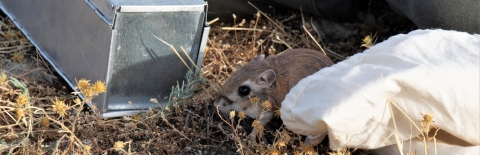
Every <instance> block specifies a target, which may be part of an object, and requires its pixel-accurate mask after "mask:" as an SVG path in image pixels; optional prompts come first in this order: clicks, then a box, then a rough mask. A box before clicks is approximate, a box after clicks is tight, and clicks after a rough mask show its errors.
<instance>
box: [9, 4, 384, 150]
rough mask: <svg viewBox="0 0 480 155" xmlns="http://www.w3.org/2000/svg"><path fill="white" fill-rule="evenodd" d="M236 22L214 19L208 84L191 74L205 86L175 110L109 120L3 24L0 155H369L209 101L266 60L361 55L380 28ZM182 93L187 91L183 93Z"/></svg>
mask: <svg viewBox="0 0 480 155" xmlns="http://www.w3.org/2000/svg"><path fill="white" fill-rule="evenodd" d="M232 19H233V20H232V21H229V22H228V23H223V22H220V21H217V22H215V21H211V22H210V23H211V24H212V25H211V32H210V36H209V40H208V42H207V49H206V52H205V58H204V62H203V67H202V68H201V69H200V73H199V75H200V76H201V77H202V78H203V79H204V81H203V80H200V79H198V78H200V76H198V74H192V72H189V73H187V75H188V76H190V77H192V78H197V82H203V84H201V85H193V84H192V82H191V81H190V82H187V81H186V82H184V83H179V84H178V85H177V86H175V87H174V91H175V90H177V93H175V94H179V96H170V101H171V102H170V103H171V105H170V106H167V107H165V108H163V109H148V110H147V111H146V112H145V113H140V114H137V115H133V116H124V117H121V118H111V119H102V118H100V117H98V116H95V115H93V112H92V111H91V109H87V108H84V107H85V106H84V103H85V101H80V100H79V99H78V98H77V97H76V96H75V94H71V92H72V90H69V89H67V88H66V87H67V85H66V84H65V83H64V82H62V80H61V79H59V78H57V77H58V76H56V75H55V72H54V71H53V70H51V69H50V68H51V67H49V65H48V64H47V63H45V62H44V61H43V60H42V58H41V57H40V56H39V54H38V52H37V51H36V50H35V49H33V48H32V45H31V44H30V43H28V41H27V40H26V39H25V37H23V35H22V34H21V33H19V31H18V30H17V29H16V28H15V27H14V26H13V24H12V23H11V22H10V21H9V20H8V19H5V18H2V19H1V20H0V21H1V22H2V24H1V25H2V27H1V28H0V30H1V31H0V53H3V54H0V57H1V59H2V60H3V61H2V63H3V64H4V65H3V66H2V70H3V73H2V74H0V92H1V95H0V153H2V154H327V153H329V154H344V155H346V154H368V153H367V152H365V151H362V150H357V151H355V152H353V153H352V151H353V149H347V148H344V149H341V150H336V151H332V150H330V149H329V148H328V141H327V140H325V141H324V142H322V143H321V144H320V145H318V146H306V145H303V139H304V137H302V136H300V135H297V134H294V133H292V132H290V131H289V130H288V129H286V128H285V127H284V126H282V124H281V120H278V119H277V121H272V123H270V124H268V125H267V126H259V125H258V123H255V122H256V121H255V120H253V119H250V118H247V117H245V115H244V114H241V113H231V114H229V115H222V114H220V115H219V113H218V111H217V109H216V108H215V107H213V105H212V104H211V102H212V101H213V99H214V98H215V97H216V93H217V92H218V90H219V88H220V87H221V85H223V83H224V82H225V81H226V79H227V78H228V77H229V76H230V75H231V73H232V72H234V71H235V70H237V69H238V68H239V67H241V66H242V65H244V64H245V63H246V62H248V61H249V60H250V59H251V58H253V57H255V56H257V55H259V54H266V55H267V56H268V55H275V54H279V53H281V52H282V51H284V50H287V49H291V48H311V49H317V50H321V49H320V48H323V49H324V50H325V53H327V55H328V56H330V57H331V58H332V59H333V60H334V61H340V60H342V59H343V58H345V57H348V56H350V55H352V54H353V53H357V52H361V51H363V48H362V47H360V46H361V45H360V44H361V40H362V39H363V38H364V37H365V36H367V35H368V34H372V33H376V32H377V31H376V30H377V28H365V25H361V24H359V25H355V24H353V26H352V25H348V24H345V25H347V27H349V28H353V29H355V30H356V31H357V32H356V33H355V34H354V35H350V36H346V38H331V37H330V38H329V37H328V36H327V35H325V33H326V32H323V30H322V29H320V28H319V27H316V26H315V25H318V24H317V23H318V21H315V20H313V19H312V18H309V17H305V18H304V19H303V18H302V16H301V15H300V14H299V13H291V14H288V15H277V16H269V15H266V14H263V13H261V12H259V13H257V14H256V15H255V16H254V17H252V18H251V19H238V18H235V15H233V16H232ZM386 34H387V33H382V32H380V33H378V35H379V36H382V37H381V38H380V37H379V39H385V38H387V37H388V36H386ZM166 42H168V40H166ZM336 42H345V45H340V44H336ZM173 46H175V45H172V47H173ZM177 53H178V52H177ZM183 63H189V61H184V62H183ZM5 64H7V65H5ZM14 79H17V80H14ZM77 84H78V86H77V87H78V91H79V92H80V93H82V94H84V95H85V94H87V95H86V96H88V97H87V98H86V101H88V100H89V99H91V97H94V96H95V95H97V94H98V93H101V92H102V86H103V85H104V84H103V83H102V82H100V81H99V82H95V83H94V82H93V81H92V82H90V81H88V79H87V80H85V79H80V80H79V81H77ZM183 88H188V90H189V91H188V92H178V91H179V90H183ZM198 90H200V92H198ZM88 94H89V95H88ZM192 94H195V95H194V96H191V95H192ZM185 96H188V97H185ZM89 97H90V98H89ZM151 101H152V102H155V103H156V102H157V101H156V99H152V100H151ZM265 105H267V104H265ZM253 129H255V130H256V131H258V132H257V136H256V139H250V138H249V136H248V133H250V132H251V131H252V130H253Z"/></svg>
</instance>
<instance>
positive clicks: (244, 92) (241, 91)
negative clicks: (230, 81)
mask: <svg viewBox="0 0 480 155" xmlns="http://www.w3.org/2000/svg"><path fill="white" fill-rule="evenodd" d="M248 94H250V88H248V87H247V86H240V87H239V88H238V95H240V96H242V97H243V96H247V95H248Z"/></svg>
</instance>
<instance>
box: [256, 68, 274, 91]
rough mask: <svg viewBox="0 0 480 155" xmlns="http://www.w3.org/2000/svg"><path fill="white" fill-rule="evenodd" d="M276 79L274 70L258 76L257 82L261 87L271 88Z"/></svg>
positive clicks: (268, 70)
mask: <svg viewBox="0 0 480 155" xmlns="http://www.w3.org/2000/svg"><path fill="white" fill-rule="evenodd" d="M275 78H277V75H276V74H275V71H273V69H267V70H265V71H263V72H262V73H260V75H258V77H257V79H255V82H256V83H257V84H258V85H260V86H264V87H270V86H271V85H272V83H273V81H275Z"/></svg>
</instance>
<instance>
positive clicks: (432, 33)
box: [280, 30, 480, 154]
mask: <svg viewBox="0 0 480 155" xmlns="http://www.w3.org/2000/svg"><path fill="white" fill-rule="evenodd" d="M479 59H480V35H471V34H468V33H464V32H456V31H445V30H417V31H412V32H410V33H408V34H400V35H396V36H393V37H391V38H389V39H388V40H386V41H384V42H382V43H379V44H377V45H375V46H373V47H371V48H370V49H368V50H365V51H364V52H363V53H358V54H356V55H354V56H352V57H350V58H349V59H347V60H345V61H342V62H339V63H337V64H335V65H333V66H331V67H329V68H324V69H322V70H320V71H318V72H317V73H315V74H313V75H311V76H308V77H306V78H305V79H302V80H301V81H300V82H299V83H298V84H297V85H296V86H295V87H294V88H292V89H291V90H290V92H289V93H288V94H287V96H286V98H285V100H284V101H283V103H282V108H281V111H280V112H281V118H282V120H283V123H284V124H285V126H286V127H287V128H288V129H290V130H292V131H293V132H295V133H298V134H302V135H307V136H308V137H307V139H308V140H310V143H314V144H315V143H318V142H319V141H321V140H322V139H323V138H324V137H325V136H326V135H327V134H328V136H329V139H330V148H331V149H338V148H342V147H350V148H359V149H377V148H381V147H383V148H382V149H383V151H384V152H385V151H387V152H388V151H389V150H388V148H391V149H392V148H393V149H397V151H398V150H404V151H405V150H407V151H408V150H409V148H422V149H423V145H424V143H423V142H421V143H416V142H413V143H412V142H410V140H414V141H415V140H417V139H420V138H418V137H422V136H421V135H422V134H421V133H422V132H423V131H425V130H424V129H423V127H424V126H422V124H425V128H429V129H431V132H430V133H429V135H428V136H429V137H432V136H433V135H434V134H435V132H437V128H439V129H440V130H439V131H438V132H437V136H435V139H430V141H431V142H433V141H434V140H435V141H436V142H434V143H441V144H439V145H437V151H438V150H442V149H445V148H448V147H458V148H457V149H460V150H463V151H466V152H464V153H466V154H480V131H479V130H480V128H479V126H480V125H479V124H480V99H479V92H480V90H479V89H480V88H479V87H480V83H479V81H480V76H479V74H480V67H479V65H480V64H479V61H480V60H479ZM422 114H427V115H422ZM424 116H433V122H431V123H432V124H433V125H430V126H427V124H428V123H427V122H426V121H422V120H424ZM426 118H427V120H428V117H426ZM435 127H437V128H435ZM423 135H425V136H426V134H425V133H424V134H423ZM417 136H418V137H417ZM402 142H403V144H402ZM431 142H430V143H431ZM397 143H398V145H396V144H397ZM430 143H429V144H430ZM419 144H421V145H422V146H421V147H416V146H415V145H419ZM444 144H445V145H444ZM388 146H395V147H388ZM439 146H440V147H445V148H438V147H439ZM399 147H400V149H399ZM434 147H435V144H430V145H429V148H428V150H429V151H430V152H433V151H434ZM385 149H387V150H385ZM412 151H416V152H424V151H425V150H418V149H416V150H412ZM472 151H473V152H472ZM475 151H476V152H475ZM439 154H441V152H439ZM447 154H448V153H447Z"/></svg>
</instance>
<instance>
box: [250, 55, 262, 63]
mask: <svg viewBox="0 0 480 155" xmlns="http://www.w3.org/2000/svg"><path fill="white" fill-rule="evenodd" d="M263 59H265V54H260V55H258V56H257V57H255V58H253V59H251V60H250V62H254V61H262V60H263Z"/></svg>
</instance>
